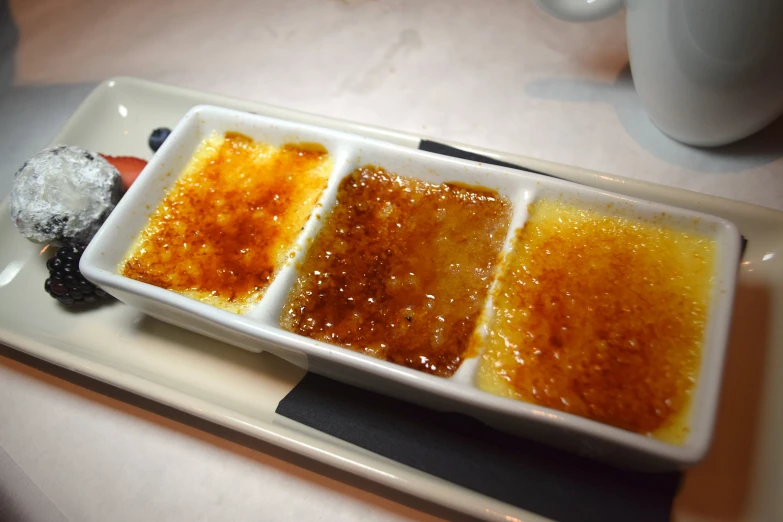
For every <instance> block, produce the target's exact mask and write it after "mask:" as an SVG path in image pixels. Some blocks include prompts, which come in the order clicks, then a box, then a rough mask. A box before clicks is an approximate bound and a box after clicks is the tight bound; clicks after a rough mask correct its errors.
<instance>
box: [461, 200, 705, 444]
mask: <svg viewBox="0 0 783 522" xmlns="http://www.w3.org/2000/svg"><path fill="white" fill-rule="evenodd" d="M603 210H605V212H603V211H602V212H599V211H597V210H595V209H593V210H589V209H586V208H584V207H580V206H578V205H576V204H573V203H567V202H563V201H560V200H540V201H538V202H536V203H534V204H533V205H531V207H530V213H529V215H530V217H529V220H528V222H527V223H526V224H525V225H524V227H523V228H522V229H520V230H519V231H518V232H517V234H516V236H515V238H514V241H513V246H512V251H511V252H510V254H509V255H508V257H507V259H506V260H505V261H504V264H503V266H502V267H501V268H500V269H499V271H500V274H499V278H498V284H497V286H496V291H495V292H493V304H494V314H493V316H492V318H490V320H489V324H488V333H487V338H486V348H485V351H484V353H483V355H482V358H481V361H480V365H479V371H478V374H477V381H478V382H477V383H478V385H479V387H480V388H482V389H484V390H485V391H489V392H491V393H495V394H498V395H501V396H506V397H511V398H515V399H520V400H523V401H527V402H531V403H534V404H537V405H540V406H546V407H549V408H554V409H557V410H561V411H564V412H568V413H573V414H576V415H580V416H582V417H587V418H590V419H593V420H596V421H600V422H602V423H606V424H610V425H613V426H616V427H619V428H623V429H626V430H629V431H633V432H636V433H641V434H645V435H649V436H652V437H654V438H657V439H659V440H662V441H664V442H668V443H673V444H681V443H683V442H684V440H685V439H686V437H687V435H688V422H687V417H688V412H689V408H690V402H691V395H692V392H693V390H694V387H695V382H696V379H697V378H698V373H699V365H700V360H701V348H702V343H703V337H704V330H705V323H706V321H707V314H708V307H709V301H710V298H711V291H712V285H713V272H714V268H713V267H714V257H715V253H714V251H715V245H714V241H713V240H712V239H710V238H708V237H706V236H701V235H698V234H694V233H686V232H683V231H680V230H677V229H676V228H675V227H674V226H670V225H669V224H667V218H666V217H665V216H663V215H661V216H658V218H657V219H652V220H642V219H636V218H634V219H630V218H627V217H622V216H621V215H619V212H616V213H614V214H613V213H612V209H610V208H606V209H603Z"/></svg>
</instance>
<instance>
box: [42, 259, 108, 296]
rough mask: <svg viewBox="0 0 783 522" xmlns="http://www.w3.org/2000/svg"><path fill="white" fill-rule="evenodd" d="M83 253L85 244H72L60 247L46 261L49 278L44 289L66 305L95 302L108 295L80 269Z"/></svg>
mask: <svg viewBox="0 0 783 522" xmlns="http://www.w3.org/2000/svg"><path fill="white" fill-rule="evenodd" d="M83 253H84V246H81V245H71V246H67V247H63V248H61V249H59V250H58V251H57V253H56V254H55V255H54V257H52V258H50V259H49V261H47V262H46V268H48V269H49V278H48V279H47V280H46V282H45V283H44V290H46V293H47V294H49V295H50V296H52V297H53V298H55V299H57V300H58V301H60V302H61V303H62V304H64V305H66V306H70V305H73V304H79V303H94V302H96V301H98V300H99V299H102V298H103V297H106V292H105V291H104V290H103V289H102V288H99V287H97V286H95V285H94V284H92V283H90V282H89V281H87V280H86V279H85V278H84V276H83V275H82V273H81V272H80V271H79V260H80V259H81V258H82V254H83Z"/></svg>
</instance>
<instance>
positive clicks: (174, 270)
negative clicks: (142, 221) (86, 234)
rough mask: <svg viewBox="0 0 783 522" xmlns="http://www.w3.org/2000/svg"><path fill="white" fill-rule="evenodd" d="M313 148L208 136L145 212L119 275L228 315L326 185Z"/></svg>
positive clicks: (255, 293)
mask: <svg viewBox="0 0 783 522" xmlns="http://www.w3.org/2000/svg"><path fill="white" fill-rule="evenodd" d="M330 170H331V160H330V158H329V155H328V153H327V151H326V150H325V149H324V148H323V147H321V146H319V145H314V144H289V145H284V146H282V147H279V148H278V147H273V146H271V145H267V144H264V143H259V142H255V141H253V140H252V139H250V138H248V137H247V136H244V135H241V134H237V133H227V134H226V135H225V136H220V135H216V134H215V135H213V136H211V137H210V138H208V139H207V140H205V141H204V142H203V143H202V144H201V145H200V147H199V148H198V150H197V151H196V153H195V154H194V156H193V158H192V159H191V160H190V163H189V164H188V165H187V167H186V168H185V170H184V172H183V173H182V174H181V176H180V177H179V178H178V179H177V180H176V182H175V183H174V185H173V186H172V187H171V189H170V190H169V191H168V193H167V194H166V196H165V197H164V199H163V201H162V202H161V204H160V206H159V207H158V208H157V209H156V210H155V211H154V212H153V213H152V214H151V216H150V221H149V224H148V225H147V227H146V228H145V229H144V230H143V232H142V233H141V234H140V237H139V238H138V240H137V242H136V244H135V245H134V247H133V248H132V249H131V251H130V253H129V255H128V257H127V258H126V260H125V261H123V263H122V264H121V266H120V272H121V273H122V274H123V275H125V276H127V277H131V278H133V279H136V280H138V281H143V282H145V283H149V284H153V285H155V286H159V287H162V288H167V289H169V290H173V291H176V292H179V293H182V294H184V295H187V296H188V297H192V298H194V299H199V300H201V301H204V302H207V303H209V304H212V305H215V306H219V307H221V308H225V309H228V310H231V311H234V312H242V311H243V310H244V308H245V307H246V306H247V305H248V304H251V303H253V302H255V301H257V299H259V298H260V296H261V295H262V294H263V291H264V289H265V288H266V287H267V285H268V284H269V283H270V282H271V280H272V278H273V277H274V275H275V273H276V271H277V270H279V268H280V267H281V266H282V265H283V264H284V263H285V262H286V260H287V259H288V252H289V250H290V249H291V247H292V245H293V243H294V241H295V239H296V237H297V234H299V232H300V231H301V229H302V227H303V226H304V224H305V223H306V222H307V219H308V217H309V215H310V213H311V211H312V209H313V208H314V206H315V204H316V202H317V200H318V198H319V197H320V195H321V193H322V192H323V190H324V188H325V187H326V183H327V180H328V176H329V172H330Z"/></svg>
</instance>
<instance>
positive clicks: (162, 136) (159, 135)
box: [148, 127, 171, 152]
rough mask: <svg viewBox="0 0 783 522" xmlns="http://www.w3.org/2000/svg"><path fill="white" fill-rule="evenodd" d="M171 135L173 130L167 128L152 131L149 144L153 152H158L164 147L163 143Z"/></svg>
mask: <svg viewBox="0 0 783 522" xmlns="http://www.w3.org/2000/svg"><path fill="white" fill-rule="evenodd" d="M169 134H171V129H167V128H166V127H160V128H159V129H155V130H154V131H152V134H150V139H149V142H148V143H149V146H150V148H151V149H152V152H158V149H159V148H160V146H161V145H163V142H164V141H166V138H168V137H169Z"/></svg>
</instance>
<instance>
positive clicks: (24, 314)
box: [0, 79, 783, 521]
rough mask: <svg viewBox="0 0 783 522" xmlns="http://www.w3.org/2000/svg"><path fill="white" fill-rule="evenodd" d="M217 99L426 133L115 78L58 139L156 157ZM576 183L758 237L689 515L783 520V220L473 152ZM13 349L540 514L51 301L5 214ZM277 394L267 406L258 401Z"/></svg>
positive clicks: (688, 488) (161, 335)
mask: <svg viewBox="0 0 783 522" xmlns="http://www.w3.org/2000/svg"><path fill="white" fill-rule="evenodd" d="M198 104H211V105H219V106H224V107H230V108H235V109H239V110H245V111H250V112H256V113H259V114H263V115H267V116H273V117H278V118H282V119H287V120H292V121H298V122H302V123H308V124H314V125H319V126H323V127H329V128H333V129H338V130H344V131H348V132H353V133H357V134H361V135H364V136H367V137H372V138H377V139H382V140H386V141H390V142H393V143H397V144H399V145H404V146H408V147H413V148H415V147H417V146H418V143H419V139H420V137H419V136H414V135H410V134H403V133H398V132H394V131H387V130H383V129H377V128H371V127H367V126H363V125H358V124H352V123H348V122H343V121H340V120H333V119H328V118H323V117H318V116H312V115H307V114H302V113H298V112H295V111H289V110H284V109H280V108H276V107H270V106H266V105H263V104H257V103H251V102H244V101H239V100H233V99H229V98H225V97H221V96H214V95H208V94H203V93H198V92H192V91H187V90H184V89H178V88H173V87H169V86H162V85H157V84H153V83H149V82H144V81H140V80H133V79H116V80H110V81H107V82H104V83H103V84H101V85H100V86H99V87H98V88H97V89H96V90H95V92H93V94H92V95H91V96H90V97H89V98H88V99H87V100H86V101H85V102H84V103H83V104H82V106H81V107H80V108H79V110H77V112H76V113H75V114H74V115H73V117H72V118H71V120H70V121H69V122H68V124H67V125H66V126H65V128H64V129H63V131H62V132H61V133H60V134H59V135H58V136H57V138H56V139H55V141H56V142H58V143H65V144H74V145H81V146H84V147H87V148H90V149H93V150H96V151H100V152H103V153H107V154H116V155H121V154H123V155H128V154H130V155H136V156H141V157H149V156H150V153H149V150H148V149H147V145H146V140H147V137H148V135H149V132H150V130H151V129H153V128H155V127H160V126H168V127H173V126H174V125H176V123H177V122H178V121H179V120H180V119H181V118H182V116H183V115H184V114H185V113H186V112H187V111H188V110H189V109H190V108H191V107H193V106H194V105H198ZM462 148H466V149H468V150H472V151H474V152H478V153H483V154H486V155H488V156H492V157H495V158H497V159H501V160H503V161H507V162H510V163H515V164H518V165H520V166H522V167H527V168H530V169H534V170H537V171H540V172H545V173H548V174H552V175H555V176H559V177H562V178H564V179H568V180H571V181H575V182H577V183H582V184H585V185H589V186H593V187H596V188H600V189H604V190H609V191H612V192H617V193H622V194H626V195H629V196H633V197H638V198H642V199H648V200H653V201H657V202H661V203H666V204H672V205H675V206H680V207H685V208H690V209H693V210H697V211H700V212H706V213H710V214H714V215H718V216H721V217H724V218H726V219H729V220H730V221H733V222H734V223H736V224H737V226H738V227H739V229H740V232H741V233H742V234H744V236H745V237H746V238H747V239H748V248H747V250H746V253H745V257H744V261H743V264H742V267H741V271H740V279H739V286H738V288H737V295H736V306H735V312H734V317H733V321H732V335H731V340H730V346H729V352H728V359H727V363H726V371H725V377H724V388H725V392H724V394H723V397H722V400H721V407H720V410H719V416H718V424H717V431H716V437H715V440H714V446H713V451H712V452H711V454H710V456H709V457H708V459H707V460H706V461H705V462H704V463H703V464H701V465H700V466H698V467H697V468H695V469H693V470H692V471H690V472H689V473H688V475H687V478H686V482H685V485H684V489H683V491H682V493H681V494H680V496H679V498H678V500H677V504H676V509H675V518H676V519H677V520H705V519H712V518H715V517H720V518H721V519H724V520H727V519H728V520H733V519H736V520H760V521H761V520H777V519H781V517H783V496H782V495H780V490H779V488H780V478H781V475H782V474H783V451H782V450H783V448H781V446H780V444H779V441H780V440H783V409H781V408H780V407H779V402H778V401H779V400H781V399H783V233H781V231H782V230H783V214H781V213H780V212H775V211H772V210H768V209H763V208H759V207H754V206H752V205H747V204H743V203H737V202H732V201H728V200H724V199H720V198H714V197H709V196H703V195H698V194H694V193H692V192H687V191H683V190H677V189H672V188H667V187H662V186H658V185H651V184H647V183H643V182H638V181H633V180H628V179H624V178H617V177H611V176H606V175H603V174H599V173H594V172H589V171H585V170H581V169H577V168H572V167H566V166H562V165H557V164H551V163H547V162H542V161H540V160H534V159H532V158H526V157H520V156H514V155H508V154H502V153H497V152H492V151H485V150H478V149H475V148H470V147H462ZM0 213H1V214H2V215H0V241H1V242H2V244H3V249H2V251H0V340H1V341H2V342H4V343H6V344H8V345H10V346H12V347H14V348H17V349H19V350H21V351H24V352H27V353H30V354H32V355H35V356H37V357H40V358H42V359H45V360H48V361H50V362H53V363H55V364H58V365H60V366H64V367H66V368H69V369H72V370H75V371H77V372H80V373H83V374H86V375H89V376H91V377H94V378H97V379H99V380H102V381H105V382H108V383H111V384H114V385H116V386H118V387H121V388H125V389H128V390H131V391H133V392H135V393H138V394H139V395H142V396H145V397H149V398H152V399H154V400H157V401H160V402H162V403H165V404H168V405H171V406H174V407H177V408H179V409H181V410H183V411H186V412H189V413H192V414H194V415H197V416H199V417H203V418H206V419H208V420H211V421H213V422H216V423H218V424H222V425H225V426H228V427H231V428H233V429H236V430H238V431H241V432H244V433H247V434H250V435H252V436H255V437H258V438H260V439H263V440H265V441H268V442H271V443H273V444H276V445H279V446H281V447H284V448H287V449H290V450H293V451H296V452H297V453H301V454H303V455H306V456H309V457H312V458H314V459H317V460H319V461H322V462H325V463H328V464H331V465H334V466H336V467H338V468H341V469H344V470H348V471H351V472H353V473H356V474H357V475H360V476H363V477H366V478H368V479H371V480H375V481H378V482H380V483H383V484H386V485H388V486H391V487H394V488H397V489H399V490H401V491H405V492H407V493H410V494H413V495H416V496H419V497H422V498H425V499H428V500H431V501H434V502H437V503H441V504H443V505H446V506H450V507H451V508H453V509H456V510H460V511H463V512H465V513H468V514H471V515H474V516H477V517H480V518H484V519H489V520H508V518H507V517H513V518H517V519H521V520H540V517H536V516H535V515H532V514H530V513H527V512H525V511H524V510H520V509H518V508H514V507H512V506H509V505H507V504H504V503H502V502H498V501H495V500H492V499H489V498H488V497H486V496H483V495H479V494H477V493H474V492H471V491H467V490H465V489H464V488H460V487H457V486H454V485H453V484H451V483H448V482H446V481H443V480H440V479H437V478H434V477H432V476H429V475H426V474H424V473H421V472H418V471H416V470H412V469H411V468H408V467H406V466H402V465H400V464H398V463H396V462H393V461H391V460H389V459H385V458H382V457H379V456H377V455H375V454H372V453H370V452H367V451H365V450H362V449H360V448H357V447H355V446H352V445H350V444H347V443H345V442H343V441H340V440H338V439H335V438H333V437H330V436H328V435H325V434H322V433H320V432H317V431H315V430H312V429H310V428H307V427H305V426H303V425H301V424H298V423H295V422H293V421H290V420H288V419H285V418H282V417H280V416H278V415H276V414H275V413H274V410H275V408H276V406H277V403H278V402H279V400H280V399H281V398H282V397H283V396H285V394H286V393H287V392H288V391H289V390H290V389H291V388H293V386H295V384H296V382H298V380H299V379H300V378H301V375H302V372H301V370H299V369H297V368H296V367H294V366H293V365H290V364H288V363H285V362H282V361H280V360H278V359H276V358H275V357H273V356H271V355H261V356H257V355H254V354H251V353H248V352H245V351H243V350H240V349H236V348H233V347H230V346H227V345H222V344H220V343H217V342H215V341H211V340H208V339H206V338H204V337H201V336H198V335H195V334H190V333H188V332H185V331H183V330H179V329H177V328H174V327H171V326H168V325H166V324H163V323H160V322H158V321H156V320H154V319H151V318H148V317H145V316H144V315H143V314H141V313H140V312H137V311H134V310H133V309H131V308H130V307H127V306H124V305H121V304H115V305H112V306H107V307H104V308H101V309H98V310H93V311H90V312H88V313H74V312H70V311H67V310H64V309H62V308H61V307H59V306H58V305H57V303H56V302H55V301H54V300H52V299H50V298H49V297H48V296H46V295H45V294H44V292H43V284H42V282H43V280H44V279H45V277H46V276H45V274H46V268H45V266H44V263H43V262H42V260H41V259H39V250H40V249H39V248H38V249H37V248H35V245H31V244H30V243H27V242H26V241H25V240H23V239H22V238H21V237H20V236H19V235H18V234H17V233H16V231H15V230H14V228H13V226H12V224H11V222H10V219H8V217H7V216H8V214H7V209H6V208H5V206H4V205H3V206H2V208H0ZM259 397H264V398H265V400H259Z"/></svg>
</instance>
